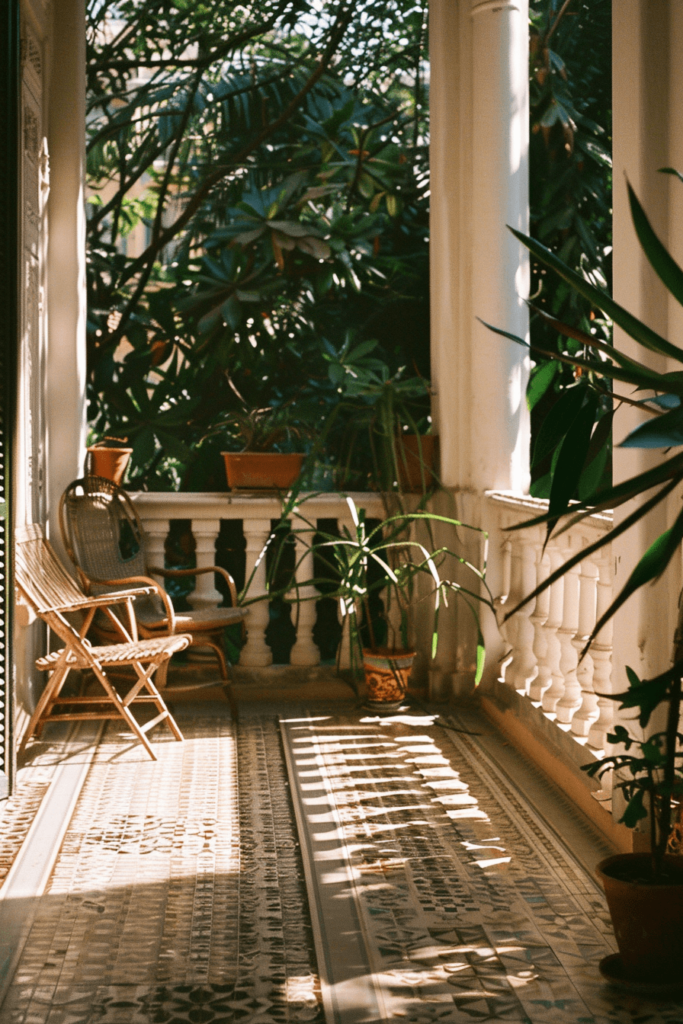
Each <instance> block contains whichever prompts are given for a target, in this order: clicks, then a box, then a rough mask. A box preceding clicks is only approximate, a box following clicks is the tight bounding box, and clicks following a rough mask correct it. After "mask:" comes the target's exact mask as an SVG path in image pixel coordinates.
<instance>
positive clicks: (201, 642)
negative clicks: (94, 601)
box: [59, 476, 248, 719]
mask: <svg viewBox="0 0 683 1024" xmlns="http://www.w3.org/2000/svg"><path fill="white" fill-rule="evenodd" d="M59 521H60V526H61V530H62V538H63V540H64V546H65V548H66V550H67V553H68V554H69V557H70V558H71V560H72V561H73V563H74V565H75V566H76V569H77V571H78V575H79V579H80V581H81V583H82V585H83V588H84V590H85V591H86V592H87V593H93V594H95V593H103V592H106V593H112V592H114V591H115V590H117V589H119V588H120V587H121V586H122V585H123V586H130V585H133V584H137V585H140V584H143V585H144V584H146V583H152V582H154V581H152V580H151V579H150V574H151V573H154V574H155V575H156V576H161V577H164V578H169V579H181V578H183V577H185V576H196V575H199V574H200V573H205V572H212V573H219V574H220V575H221V576H223V578H224V579H225V581H226V583H227V585H228V590H229V593H230V598H231V601H232V607H230V608H206V609H199V610H196V611H190V612H177V611H174V610H173V606H172V604H171V602H170V600H169V598H168V595H167V594H166V592H165V591H164V590H163V589H162V590H161V591H160V593H157V594H155V595H153V596H150V597H148V598H145V599H143V600H140V601H137V602H136V606H135V615H136V618H137V623H138V629H139V631H140V635H141V636H143V637H148V638H151V637H157V636H165V635H168V634H173V633H175V632H176V631H179V632H182V633H187V634H189V636H190V637H191V643H192V645H193V646H196V647H210V648H211V649H212V650H213V652H214V654H215V655H216V658H217V659H218V664H219V668H220V673H221V678H222V679H223V685H224V688H225V692H226V695H227V697H228V700H229V701H230V707H231V710H232V713H233V716H234V718H235V719H236V718H237V706H236V704H235V700H234V696H233V694H232V689H231V685H230V678H229V675H228V663H227V662H226V658H225V652H224V645H223V631H224V629H225V627H226V626H228V625H230V624H232V623H236V622H239V623H243V621H244V618H245V617H246V615H247V614H248V612H247V609H246V608H239V607H237V589H236V587H235V583H234V580H233V578H232V576H230V574H229V573H228V572H226V571H225V569H223V568H221V567H220V566H211V567H209V568H201V569H164V568H162V567H161V566H148V564H147V560H146V557H145V550H144V531H143V527H142V523H141V522H140V517H139V516H138V514H137V512H136V510H135V506H134V505H133V502H132V501H131V499H130V497H129V496H128V494H127V493H126V491H124V490H123V488H121V487H118V486H117V485H116V484H114V483H112V482H111V481H110V480H105V479H103V478H102V477H96V476H88V477H84V478H83V479H81V480H74V481H73V483H71V484H69V486H68V487H67V489H66V490H65V492H64V494H63V495H62V500H61V503H60V509H59ZM155 585H156V584H155ZM157 591H159V587H158V585H157ZM106 625H107V624H106V623H105V624H104V626H105V627H106ZM96 628H99V629H100V631H101V630H102V629H103V623H102V621H101V619H99V620H96ZM102 635H105V634H104V633H103V634H102ZM165 675H166V668H164V670H163V672H162V674H161V675H160V677H159V687H160V689H163V688H164V686H165V683H166V679H165Z"/></svg>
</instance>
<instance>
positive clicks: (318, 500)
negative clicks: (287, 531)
mask: <svg viewBox="0 0 683 1024" xmlns="http://www.w3.org/2000/svg"><path fill="white" fill-rule="evenodd" d="M346 497H347V494H340V493H337V492H326V493H322V494H319V493H302V494H301V495H300V499H299V502H298V505H299V507H300V509H301V512H302V515H304V516H305V517H306V518H318V519H325V518H330V519H332V518H336V517H338V516H344V518H346V516H347V515H348V514H349V510H348V506H347V504H346ZM348 497H350V498H353V500H354V502H355V503H356V505H357V506H358V507H359V508H364V509H366V511H367V513H368V515H371V516H382V517H383V515H384V512H383V506H382V496H381V494H379V493H377V492H374V491H366V492H359V491H356V492H350V493H349V494H348ZM131 498H132V499H133V501H134V502H135V504H136V506H137V508H138V510H139V512H140V515H141V516H142V517H143V519H144V518H148V519H153V518H158V519H259V518H266V519H268V518H270V519H277V518H278V517H279V516H280V515H281V512H282V499H281V498H280V496H279V495H278V494H274V493H268V494H262V493H259V492H258V491H251V492H241V493H232V492H229V491H226V492H224V491H214V492H210V491H204V492H197V491H136V492H133V493H132V494H131Z"/></svg>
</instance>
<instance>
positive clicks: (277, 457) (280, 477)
mask: <svg viewBox="0 0 683 1024" xmlns="http://www.w3.org/2000/svg"><path fill="white" fill-rule="evenodd" d="M221 455H222V456H223V458H224V460H225V475H226V476H227V478H228V487H230V488H240V489H242V490H249V491H261V490H279V491H286V490H287V489H288V488H289V487H291V486H292V484H293V483H295V481H296V480H297V479H298V477H299V475H300V473H301V467H302V465H303V462H304V459H305V455H302V454H299V453H296V454H294V453H290V452H221Z"/></svg>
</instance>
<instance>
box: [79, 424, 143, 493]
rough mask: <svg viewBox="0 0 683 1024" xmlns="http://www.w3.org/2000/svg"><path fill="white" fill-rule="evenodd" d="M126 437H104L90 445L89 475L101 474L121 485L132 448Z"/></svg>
mask: <svg viewBox="0 0 683 1024" xmlns="http://www.w3.org/2000/svg"><path fill="white" fill-rule="evenodd" d="M127 441H128V439H127V438H125V437H109V436H107V437H103V438H102V439H101V440H100V441H96V442H95V443H94V444H92V445H90V446H89V447H88V454H87V456H86V463H85V472H86V475H87V476H101V477H103V478H104V479H105V480H111V481H113V483H115V484H117V485H120V483H121V481H122V480H123V476H124V473H125V472H126V467H127V465H128V460H129V459H130V456H131V453H132V451H133V449H132V448H128V447H127Z"/></svg>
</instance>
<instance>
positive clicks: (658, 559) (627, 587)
mask: <svg viewBox="0 0 683 1024" xmlns="http://www.w3.org/2000/svg"><path fill="white" fill-rule="evenodd" d="M682 540H683V511H681V512H679V514H678V516H677V517H676V520H675V522H674V524H673V526H671V527H670V529H668V530H665V531H664V533H662V534H661V535H660V536H659V537H657V539H656V540H655V541H654V542H653V543H652V544H651V545H650V547H649V548H648V549H647V551H646V552H645V554H644V555H643V557H642V558H641V559H640V561H639V562H638V564H637V565H636V567H635V569H634V570H633V572H632V573H631V575H630V576H629V578H628V579H627V581H626V583H625V584H624V586H623V587H622V589H621V591H620V592H619V594H617V596H616V598H615V599H614V601H612V604H611V605H610V606H609V608H608V609H607V611H606V612H605V613H604V615H603V616H602V617H601V618H600V619H599V620H598V622H597V623H596V624H595V629H594V630H593V633H592V634H591V639H592V637H594V636H596V635H597V633H599V632H600V630H601V629H602V627H603V626H604V625H605V623H606V622H609V620H610V619H611V618H612V616H613V615H614V614H615V612H617V611H618V610H619V608H621V606H622V604H624V602H625V601H627V600H628V598H629V597H630V596H631V594H634V593H635V592H636V590H639V589H640V588H641V587H644V586H645V584H646V583H649V582H650V580H653V579H656V577H658V576H661V574H662V573H663V572H664V570H665V569H666V567H667V565H668V564H669V562H670V561H671V559H672V558H673V556H674V555H675V554H676V553H677V552H678V549H679V545H680V543H681V541H682Z"/></svg>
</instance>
